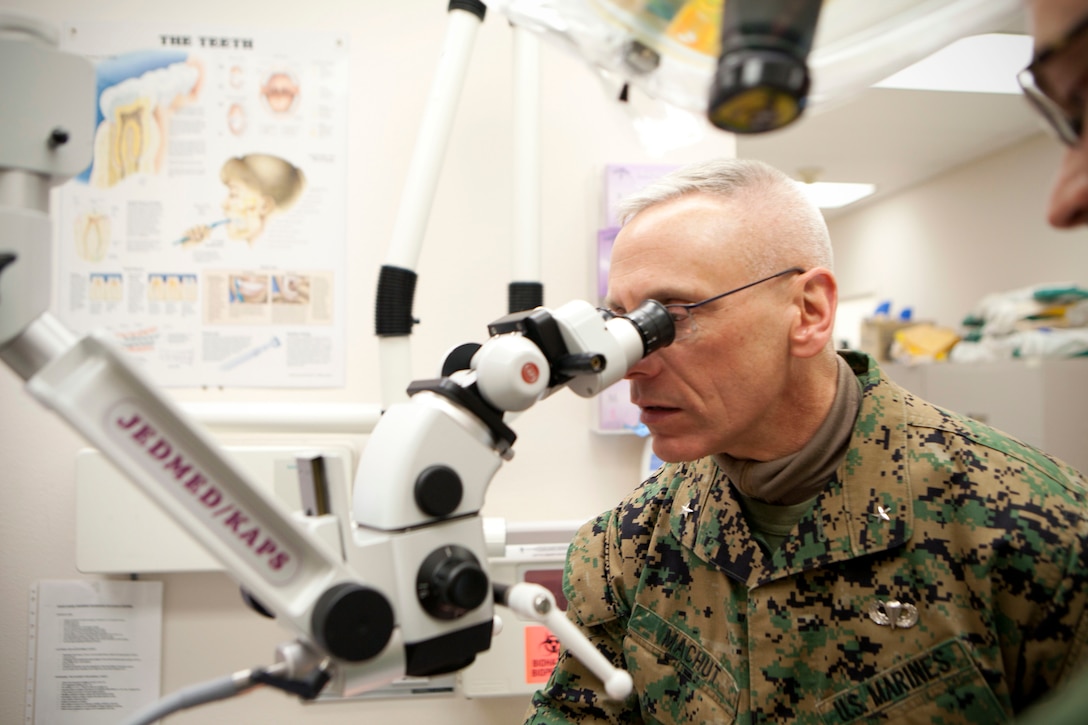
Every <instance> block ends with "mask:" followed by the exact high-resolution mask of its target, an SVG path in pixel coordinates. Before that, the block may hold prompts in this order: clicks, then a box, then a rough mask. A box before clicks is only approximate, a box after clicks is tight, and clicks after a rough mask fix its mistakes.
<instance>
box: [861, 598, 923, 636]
mask: <svg viewBox="0 0 1088 725" xmlns="http://www.w3.org/2000/svg"><path fill="white" fill-rule="evenodd" d="M869 619H871V620H873V621H874V622H876V623H877V624H879V625H881V626H885V625H886V626H888V627H891V628H892V629H897V628H898V629H907V628H908V627H913V626H914V625H915V624H917V623H918V608H917V607H915V606H914V605H913V604H906V603H904V602H900V601H898V600H895V599H892V600H890V601H887V602H882V601H880V600H879V599H877V600H876V601H873V602H870V603H869Z"/></svg>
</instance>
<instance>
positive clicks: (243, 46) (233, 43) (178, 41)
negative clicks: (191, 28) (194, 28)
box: [159, 35, 253, 50]
mask: <svg viewBox="0 0 1088 725" xmlns="http://www.w3.org/2000/svg"><path fill="white" fill-rule="evenodd" d="M195 40H196V42H193V41H194V39H193V37H192V36H190V35H160V36H159V42H160V43H161V44H162V47H164V48H230V49H232V50H253V39H252V38H218V37H212V36H207V35H198V36H197V37H196V39H195Z"/></svg>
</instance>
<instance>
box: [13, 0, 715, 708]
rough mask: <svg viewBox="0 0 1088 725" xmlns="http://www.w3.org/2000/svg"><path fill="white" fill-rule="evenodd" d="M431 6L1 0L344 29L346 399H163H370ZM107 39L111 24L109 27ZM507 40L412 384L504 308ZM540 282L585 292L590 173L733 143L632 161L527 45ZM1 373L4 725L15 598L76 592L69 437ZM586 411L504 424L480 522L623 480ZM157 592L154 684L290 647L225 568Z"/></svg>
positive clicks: (479, 50) (486, 47) (554, 512)
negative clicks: (159, 667)
mask: <svg viewBox="0 0 1088 725" xmlns="http://www.w3.org/2000/svg"><path fill="white" fill-rule="evenodd" d="M445 8H446V3H445V2H441V1H440V0H397V1H396V2H377V1H376V0H310V2H307V3H302V4H300V3H286V2H284V3H269V2H266V1H263V0H262V1H260V2H258V1H257V0H234V1H232V2H222V1H221V0H186V1H185V2H174V3H147V2H137V1H135V0H100V1H99V2H95V3H93V4H92V3H84V2H80V1H79V0H4V2H3V8H2V9H3V10H13V11H17V12H23V13H26V14H30V15H33V16H35V17H38V18H41V19H43V20H47V21H49V22H53V23H57V24H59V23H61V22H65V21H76V22H78V21H90V20H96V21H97V20H107V21H116V22H118V23H119V24H120V23H126V22H145V21H153V22H155V23H156V24H157V25H162V26H167V25H168V24H169V23H171V22H175V23H181V24H185V25H191V24H194V23H197V24H207V25H208V26H209V27H226V28H252V29H255V30H256V29H285V28H294V29H299V30H302V31H307V30H313V31H330V30H337V31H346V32H348V33H350V48H351V61H350V71H349V75H350V84H351V89H350V109H349V113H350V124H351V133H350V138H349V148H348V149H347V153H348V154H349V159H350V163H349V178H348V187H349V189H348V196H349V209H348V212H347V213H348V215H349V216H348V219H347V230H348V238H349V243H350V251H349V255H348V256H349V259H348V278H349V279H350V282H351V286H350V289H349V292H348V305H347V307H348V320H347V325H348V337H349V359H348V364H347V384H346V385H345V387H344V388H343V389H337V390H327V391H308V390H307V391H301V390H227V391H219V390H176V391H171V394H172V395H174V396H175V397H176V398H178V399H180V400H197V401H202V400H214V401H219V400H228V401H246V400H275V401H304V400H305V401H309V400H317V401H341V402H361V403H377V402H379V399H380V395H379V388H378V381H377V380H376V375H377V362H376V356H377V342H376V339H375V338H374V335H373V298H374V290H375V285H376V282H377V277H378V269H379V266H380V265H381V264H382V262H383V261H384V255H385V251H386V249H387V243H388V238H389V235H390V232H391V229H392V226H393V220H394V216H395V212H396V208H397V203H398V200H399V196H400V189H401V186H402V184H403V180H404V175H405V172H406V169H407V168H408V165H409V160H410V158H411V153H412V149H413V145H414V142H415V132H416V126H417V123H418V119H419V117H420V114H421V113H422V111H423V107H424V105H425V101H426V98H427V95H428V93H429V91H430V82H431V78H432V76H433V74H434V69H435V65H436V63H437V58H438V52H439V49H440V46H441V44H442V39H443V36H444V31H445V27H446V13H445ZM119 27H120V26H119ZM510 45H511V33H510V29H509V27H508V26H507V24H506V22H505V19H504V18H502V17H501V16H495V15H492V16H491V17H489V18H488V19H487V21H486V22H485V23H484V25H483V27H482V28H481V31H480V35H479V39H478V43H477V46H476V48H475V51H474V54H473V60H472V66H471V68H472V69H471V73H470V77H469V79H468V83H467V86H466V88H465V90H464V95H463V97H462V100H461V105H460V111H459V114H458V119H457V123H456V126H455V128H454V130H453V135H452V138H451V142H450V151H449V154H448V157H447V163H446V165H445V167H444V171H443V174H442V179H441V181H440V185H439V189H438V196H437V199H436V203H435V208H434V211H433V214H432V217H431V219H430V223H429V227H428V233H427V238H426V240H425V243H424V251H423V256H422V259H421V260H420V264H419V267H418V272H419V274H420V280H419V286H418V289H417V298H416V303H415V308H414V311H415V314H416V316H417V317H419V318H421V319H422V324H421V325H420V326H418V327H417V328H416V334H415V335H414V336H413V345H414V355H413V361H414V367H415V370H414V371H413V373H414V377H431V376H433V375H434V373H435V371H436V369H437V365H438V363H439V362H440V359H441V357H442V355H443V354H444V352H445V351H446V350H447V349H449V348H450V347H451V346H452V345H454V344H458V343H461V342H466V341H472V340H477V341H478V340H481V339H482V338H483V336H484V335H485V334H486V324H487V322H489V321H490V320H492V319H494V318H496V317H498V316H500V315H501V314H503V313H504V312H505V308H506V284H507V282H508V281H509V279H510V273H509V269H510V258H511V256H510V253H509V244H510V238H511V234H512V228H513V226H512V219H511V211H510V205H511V195H510V179H511V163H512V160H511V159H512V156H511V144H512V133H511V113H510V86H511V78H510V64H511V61H510V57H511V54H510ZM542 85H543V89H542V100H541V102H542V115H543V131H542V134H543V139H542V145H543V148H544V149H545V153H544V158H543V168H542V170H541V175H542V185H543V186H542V188H543V191H542V197H543V198H542V204H543V219H542V222H541V225H542V233H543V246H544V251H543V260H542V265H543V272H542V277H543V281H544V283H545V302H546V304H552V305H558V304H561V303H563V302H566V301H567V300H570V299H574V298H579V299H584V298H590V297H591V295H592V294H593V287H592V286H591V280H592V270H591V262H592V260H593V245H594V244H595V239H596V229H597V227H598V225H599V222H600V207H601V193H600V180H601V171H602V168H603V165H604V164H605V163H609V162H640V161H655V162H663V161H667V162H677V163H682V162H686V161H692V160H695V159H698V158H703V157H706V156H710V155H732V153H733V143H732V140H731V138H729V137H727V136H725V135H722V134H715V135H713V136H712V137H710V138H708V140H707V141H706V142H704V143H703V144H702V145H700V146H697V147H691V148H688V149H685V150H683V151H682V152H678V153H676V154H674V155H673V156H671V157H669V158H667V159H660V158H651V157H650V156H649V155H648V154H647V153H645V152H644V151H642V150H641V147H640V146H639V144H638V143H637V139H636V137H635V135H634V133H633V131H632V129H631V127H630V125H629V124H628V123H627V120H626V117H625V115H624V112H623V111H622V110H621V109H620V107H619V106H618V105H617V104H615V103H613V102H612V101H611V100H610V99H608V98H606V97H605V96H604V95H603V93H602V92H601V88H602V86H601V84H600V83H599V82H598V80H597V79H596V78H595V77H594V76H593V75H592V74H591V73H589V72H588V71H587V70H586V68H585V67H584V66H583V65H582V64H581V63H580V62H578V61H575V60H573V59H572V58H569V57H568V56H566V55H564V54H562V53H560V52H559V51H557V50H556V49H553V48H551V47H550V46H548V47H545V48H544V49H543V69H542ZM21 388H22V381H21V380H19V379H18V378H17V377H16V376H15V375H14V374H12V373H11V372H10V371H8V370H7V369H6V368H4V369H2V370H0V410H2V411H3V415H2V417H0V464H2V470H3V472H4V482H5V492H6V495H5V501H4V506H3V507H0V551H2V552H3V567H2V569H0V574H2V575H0V602H3V605H2V607H0V641H3V642H4V645H5V653H6V656H5V657H3V658H0V722H5V723H14V722H20V721H21V719H22V713H23V701H24V695H23V683H24V682H25V676H26V665H25V659H24V653H25V652H26V641H27V640H26V602H27V594H28V591H29V589H30V586H31V585H32V583H33V582H35V581H37V580H39V579H76V578H80V577H83V576H85V575H83V574H81V573H80V572H79V571H77V570H76V568H75V565H74V560H75V556H74V547H75V537H74V528H75V516H74V506H73V476H74V456H75V453H76V451H77V450H78V449H79V448H80V447H81V442H80V440H79V439H78V438H77V436H76V435H74V434H73V433H71V432H70V431H69V430H68V428H67V427H66V426H65V425H64V424H63V423H61V422H60V421H59V420H58V419H56V418H55V417H54V416H53V415H52V414H51V413H48V412H46V411H45V410H43V409H41V408H40V407H38V406H37V405H36V404H34V403H33V402H31V401H30V399H29V398H28V397H27V396H26V395H25V394H24V392H23V390H22V389H21ZM589 426H590V404H589V403H588V402H586V401H583V400H582V399H580V398H577V397H575V396H573V395H569V394H562V395H557V396H554V397H553V398H552V399H550V400H548V401H547V402H546V403H545V404H542V405H540V406H538V407H537V408H535V409H533V410H531V411H529V412H528V413H526V414H525V415H523V416H522V417H521V418H520V419H518V420H517V421H516V422H515V423H514V428H515V430H516V431H517V433H518V434H519V439H518V442H517V444H516V446H515V448H516V450H517V457H516V458H515V459H514V461H512V462H511V463H509V464H506V466H505V467H504V468H503V469H502V470H500V472H499V474H498V475H497V476H496V478H495V481H494V485H493V486H492V488H491V491H490V492H489V496H488V500H487V505H486V507H485V510H484V513H485V515H491V516H503V517H506V518H508V519H510V520H514V521H522V520H540V519H586V518H588V517H590V516H592V515H595V514H596V513H598V512H599V511H601V510H603V509H605V508H608V507H610V506H611V505H613V504H614V503H615V501H616V500H618V499H619V498H620V496H622V495H623V494H624V493H625V492H626V491H628V490H629V489H630V488H632V487H633V486H634V485H635V484H637V482H638V468H639V458H640V456H641V451H642V442H641V441H640V440H636V439H633V438H630V437H602V436H599V435H596V434H593V433H591V432H590V431H589ZM162 578H163V579H164V581H165V587H166V602H165V623H164V630H165V631H164V642H163V646H164V650H163V657H164V662H163V667H164V669H163V691H164V692H173V691H175V690H177V689H178V688H180V687H182V686H185V685H188V684H192V683H195V682H200V681H204V680H206V679H208V678H211V677H218V676H222V675H224V674H227V673H229V672H233V671H236V670H239V669H242V668H245V667H251V666H254V665H258V664H264V663H268V662H270V661H271V658H272V655H273V648H274V647H275V645H276V644H277V643H279V642H280V641H283V640H284V639H285V638H286V636H285V635H286V631H285V630H283V629H281V628H279V627H278V625H276V624H275V623H272V622H269V621H267V620H263V619H261V618H260V617H258V616H256V615H254V614H253V613H251V612H250V611H249V610H248V609H246V608H245V607H244V606H243V605H242V604H241V602H240V599H239V596H238V590H237V586H236V585H235V584H234V583H233V582H231V581H230V580H229V579H228V578H227V577H226V576H224V575H217V574H177V575H168V576H165V577H162ZM525 704H526V700H525V698H512V699H503V700H496V701H491V700H489V701H466V700H464V699H462V698H460V697H457V698H455V699H452V700H446V699H443V700H439V701H437V702H436V701H433V700H428V701H423V702H418V703H417V702H407V701H380V702H365V703H337V704H329V705H325V704H322V705H314V706H305V707H304V706H302V705H300V704H298V703H296V702H295V701H294V700H293V699H291V698H290V697H288V696H286V695H283V694H281V693H278V692H271V691H261V692H258V693H255V694H252V695H250V696H247V697H245V698H241V699H239V700H237V701H233V702H230V703H222V704H216V705H212V706H209V707H205V708H200V709H198V710H194V711H191V712H189V713H187V714H183V715H180V716H178V717H175V718H171V719H170V722H171V723H209V722H264V723H270V724H272V723H292V724H296V723H308V722H314V723H317V722H320V723H323V724H324V725H335V723H348V722H351V723H357V722H376V723H380V722H387V721H392V720H394V719H397V720H400V721H401V722H406V723H408V722H423V721H425V719H427V718H433V717H435V716H438V719H440V720H441V721H442V722H445V723H450V724H451V725H458V724H462V723H463V724H465V725H468V724H469V723H471V724H473V725H478V724H481V723H510V722H516V721H518V720H519V718H520V715H521V713H522V712H523V710H524V707H525Z"/></svg>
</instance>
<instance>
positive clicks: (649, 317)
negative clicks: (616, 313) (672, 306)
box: [620, 300, 676, 357]
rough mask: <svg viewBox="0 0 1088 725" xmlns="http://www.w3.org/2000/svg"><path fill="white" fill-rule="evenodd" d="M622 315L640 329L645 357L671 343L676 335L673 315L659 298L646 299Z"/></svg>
mask: <svg viewBox="0 0 1088 725" xmlns="http://www.w3.org/2000/svg"><path fill="white" fill-rule="evenodd" d="M620 317H623V318H624V319H626V320H628V321H629V322H630V323H631V324H632V325H634V327H635V329H636V330H638V334H639V337H641V338H642V356H643V357H646V356H647V355H649V354H650V353H651V352H653V351H654V350H657V349H658V348H661V347H665V346H666V345H668V344H670V343H671V342H672V341H673V339H674V338H675V336H676V329H675V328H674V326H673V324H672V316H671V315H670V314H669V311H668V310H666V309H665V305H663V304H661V303H660V302H658V301H657V300H646V301H645V302H643V303H642V304H641V305H639V306H638V307H636V308H635V309H633V310H631V311H630V312H628V313H627V314H625V315H620Z"/></svg>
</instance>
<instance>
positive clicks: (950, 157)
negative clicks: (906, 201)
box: [737, 88, 1041, 217]
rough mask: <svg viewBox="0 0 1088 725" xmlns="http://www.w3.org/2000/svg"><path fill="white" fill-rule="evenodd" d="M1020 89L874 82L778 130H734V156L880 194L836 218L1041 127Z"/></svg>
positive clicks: (838, 212) (790, 172) (997, 148)
mask: <svg viewBox="0 0 1088 725" xmlns="http://www.w3.org/2000/svg"><path fill="white" fill-rule="evenodd" d="M1040 128H1041V127H1040V125H1039V122H1038V120H1037V119H1036V118H1035V116H1034V115H1033V114H1032V112H1031V111H1030V109H1029V108H1028V105H1027V102H1026V101H1025V100H1024V99H1023V98H1022V97H1020V96H1017V95H1009V94H1000V93H956V92H948V91H917V90H893V89H886V88H869V89H867V90H865V91H863V92H862V93H860V94H858V95H857V96H855V97H854V98H852V99H851V100H849V101H848V102H845V103H843V104H841V105H838V106H836V107H834V108H829V109H827V110H820V109H818V108H817V109H812V110H811V112H809V113H807V114H806V115H803V116H802V117H801V118H800V119H799V120H797V121H796V122H794V123H793V124H792V125H790V126H787V127H786V128H784V129H781V130H778V131H772V132H769V133H765V134H758V135H753V136H738V137H737V156H739V157H741V158H755V159H761V160H763V161H766V162H768V163H770V164H771V165H773V166H775V167H777V168H779V169H781V170H782V171H784V172H786V173H788V174H790V175H791V176H794V177H795V178H798V179H802V178H803V175H804V172H805V170H808V169H818V170H819V178H818V179H810V180H818V181H847V182H868V183H873V184H876V189H877V190H876V193H875V194H874V195H872V196H870V197H868V198H867V199H865V200H863V201H860V202H856V203H855V204H853V205H851V206H848V207H844V208H843V209H837V210H834V209H829V210H826V211H825V215H826V216H828V217H832V216H834V215H836V214H842V213H844V212H846V211H851V210H854V209H857V208H858V207H860V206H862V205H864V204H867V203H871V202H872V201H874V200H876V199H880V198H884V197H887V196H889V195H891V194H894V193H896V192H898V191H902V190H904V189H906V188H907V187H909V186H912V185H914V184H917V183H920V182H922V181H925V180H927V179H929V178H931V177H933V176H936V175H938V174H940V173H942V172H944V171H947V170H949V169H951V168H953V167H955V166H958V165H960V164H964V163H967V162H969V161H972V160H974V159H977V158H979V157H981V156H984V155H986V154H990V153H993V152H995V151H997V150H999V149H1001V148H1003V147H1005V146H1007V145H1009V144H1012V143H1015V142H1017V141H1019V140H1021V139H1024V138H1026V137H1028V136H1030V135H1032V134H1035V133H1038V132H1039V131H1040Z"/></svg>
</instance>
